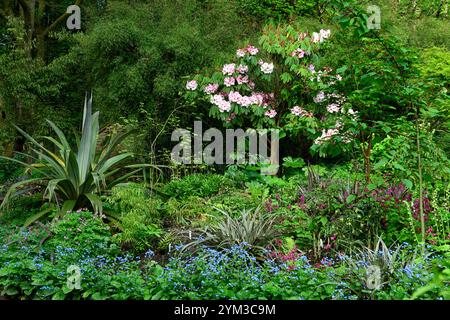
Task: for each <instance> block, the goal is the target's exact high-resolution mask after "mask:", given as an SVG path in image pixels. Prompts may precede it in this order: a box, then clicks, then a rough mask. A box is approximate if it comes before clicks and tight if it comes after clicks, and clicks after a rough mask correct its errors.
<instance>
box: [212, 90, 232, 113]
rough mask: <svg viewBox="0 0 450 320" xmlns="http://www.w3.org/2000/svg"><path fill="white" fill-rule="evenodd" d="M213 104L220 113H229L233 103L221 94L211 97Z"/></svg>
mask: <svg viewBox="0 0 450 320" xmlns="http://www.w3.org/2000/svg"><path fill="white" fill-rule="evenodd" d="M211 103H212V104H214V105H216V106H217V107H218V108H219V111H220V112H229V111H230V110H231V103H230V102H229V101H226V100H225V98H224V97H223V95H221V94H215V95H213V96H211Z"/></svg>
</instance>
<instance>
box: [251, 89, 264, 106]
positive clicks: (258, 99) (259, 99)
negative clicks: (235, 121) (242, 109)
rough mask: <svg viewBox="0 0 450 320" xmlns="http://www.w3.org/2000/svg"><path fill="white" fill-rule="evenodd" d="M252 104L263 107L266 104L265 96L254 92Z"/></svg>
mask: <svg viewBox="0 0 450 320" xmlns="http://www.w3.org/2000/svg"><path fill="white" fill-rule="evenodd" d="M251 98H252V102H253V104H255V105H258V106H262V105H263V103H264V94H262V93H259V92H253V93H252V95H251Z"/></svg>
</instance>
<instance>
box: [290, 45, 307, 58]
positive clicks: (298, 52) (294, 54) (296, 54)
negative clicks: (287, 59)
mask: <svg viewBox="0 0 450 320" xmlns="http://www.w3.org/2000/svg"><path fill="white" fill-rule="evenodd" d="M305 54H306V52H305V51H303V50H302V49H300V48H298V49H295V50H294V51H292V53H291V57H298V58H300V59H301V58H303V57H304V56H305Z"/></svg>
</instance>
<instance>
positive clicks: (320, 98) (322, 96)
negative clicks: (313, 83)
mask: <svg viewBox="0 0 450 320" xmlns="http://www.w3.org/2000/svg"><path fill="white" fill-rule="evenodd" d="M313 100H314V102H315V103H321V102H322V101H323V100H325V93H324V92H323V91H320V92H319V93H318V94H317V95H316V96H315V97H314V98H313Z"/></svg>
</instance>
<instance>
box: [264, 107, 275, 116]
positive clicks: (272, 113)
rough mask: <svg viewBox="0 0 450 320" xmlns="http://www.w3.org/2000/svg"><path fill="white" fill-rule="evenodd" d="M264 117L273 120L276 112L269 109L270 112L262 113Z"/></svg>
mask: <svg viewBox="0 0 450 320" xmlns="http://www.w3.org/2000/svg"><path fill="white" fill-rule="evenodd" d="M264 115H265V116H266V117H269V118H275V117H276V115H277V111H276V110H274V109H271V110H268V111H266V112H265V113H264Z"/></svg>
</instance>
